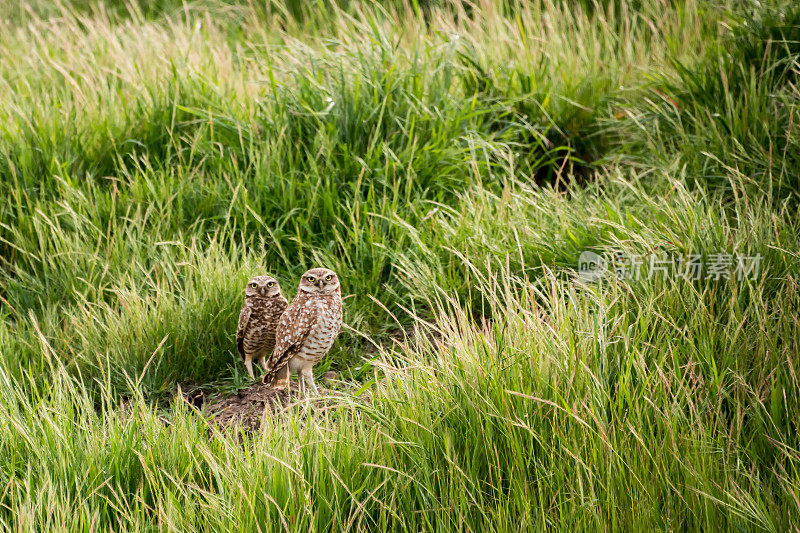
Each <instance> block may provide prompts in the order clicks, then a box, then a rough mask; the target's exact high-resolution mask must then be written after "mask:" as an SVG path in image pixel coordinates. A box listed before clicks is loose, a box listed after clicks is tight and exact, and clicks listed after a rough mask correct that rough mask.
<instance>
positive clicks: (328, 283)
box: [299, 268, 340, 294]
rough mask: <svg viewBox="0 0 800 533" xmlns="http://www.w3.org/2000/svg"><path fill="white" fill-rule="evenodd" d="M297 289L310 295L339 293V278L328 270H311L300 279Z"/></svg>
mask: <svg viewBox="0 0 800 533" xmlns="http://www.w3.org/2000/svg"><path fill="white" fill-rule="evenodd" d="M299 289H300V290H301V291H304V292H310V293H312V294H314V293H316V294H319V293H332V292H339V290H340V289H339V276H337V275H336V272H334V271H333V270H330V269H328V268H312V269H311V270H308V271H306V273H305V274H303V277H301V278H300V287H299Z"/></svg>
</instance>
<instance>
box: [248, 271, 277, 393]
mask: <svg viewBox="0 0 800 533" xmlns="http://www.w3.org/2000/svg"><path fill="white" fill-rule="evenodd" d="M287 304H288V302H287V301H286V298H284V297H283V294H281V287H280V285H279V284H278V281H277V280H276V279H275V278H272V277H270V276H256V277H255V278H253V279H251V280H250V281H248V282H247V288H246V289H245V293H244V306H243V307H242V310H241V312H240V313H239V327H237V328H236V347H237V349H238V350H239V355H241V356H242V360H243V361H244V366H245V368H246V369H247V373H248V375H249V376H250V379H253V378H254V375H253V361H255V362H256V363H258V364H260V365H261V367H262V368H264V370H267V365H266V359H267V358H268V357H269V356H270V354H271V353H272V350H273V349H274V347H275V328H276V326H277V325H278V320H279V319H280V316H281V314H282V313H283V311H284V310H285V309H286V306H287Z"/></svg>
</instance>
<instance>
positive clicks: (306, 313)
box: [264, 293, 317, 383]
mask: <svg viewBox="0 0 800 533" xmlns="http://www.w3.org/2000/svg"><path fill="white" fill-rule="evenodd" d="M307 300H308V298H307V297H305V296H304V295H303V294H302V293H301V294H298V295H297V297H295V299H294V300H292V303H291V304H289V307H287V308H286V311H284V312H283V315H281V319H280V321H279V322H278V327H277V328H276V330H275V349H274V350H273V351H272V355H271V356H270V358H269V359H268V360H267V368H268V369H269V370H268V371H267V373H266V375H265V376H264V383H269V382H270V381H271V380H272V379H273V377H274V376H275V373H276V372H277V371H278V370H280V369H281V368H283V366H284V365H285V364H286V363H288V362H289V359H291V358H292V356H293V355H294V354H295V353H296V352H297V350H298V349H299V348H300V346H301V345H302V344H303V341H304V340H305V338H306V337H308V333H309V332H310V331H311V329H312V328H313V327H314V325H315V324H316V322H317V313H315V312H314V311H315V310H316V308H313V309H309V308H308V307H307V306H306V305H305V303H306V301H307Z"/></svg>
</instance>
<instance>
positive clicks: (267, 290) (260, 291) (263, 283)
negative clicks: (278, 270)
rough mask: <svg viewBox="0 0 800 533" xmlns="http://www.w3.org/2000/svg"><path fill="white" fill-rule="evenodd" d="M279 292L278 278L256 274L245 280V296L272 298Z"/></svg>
mask: <svg viewBox="0 0 800 533" xmlns="http://www.w3.org/2000/svg"><path fill="white" fill-rule="evenodd" d="M280 294H281V286H280V285H279V284H278V280H276V279H275V278H273V277H272V276H256V277H254V278H252V279H250V281H248V282H247V287H246V288H245V290H244V297H245V298H272V297H274V296H279V295H280Z"/></svg>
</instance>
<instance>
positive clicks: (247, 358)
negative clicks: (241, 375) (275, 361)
mask: <svg viewBox="0 0 800 533" xmlns="http://www.w3.org/2000/svg"><path fill="white" fill-rule="evenodd" d="M244 367H245V368H246V369H247V374H248V375H249V376H250V379H255V378H256V377H255V376H254V375H253V359H252V357H251V356H249V355H248V356H245V358H244Z"/></svg>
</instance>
